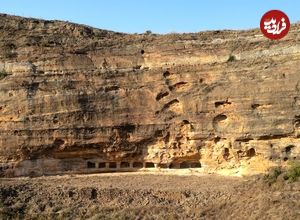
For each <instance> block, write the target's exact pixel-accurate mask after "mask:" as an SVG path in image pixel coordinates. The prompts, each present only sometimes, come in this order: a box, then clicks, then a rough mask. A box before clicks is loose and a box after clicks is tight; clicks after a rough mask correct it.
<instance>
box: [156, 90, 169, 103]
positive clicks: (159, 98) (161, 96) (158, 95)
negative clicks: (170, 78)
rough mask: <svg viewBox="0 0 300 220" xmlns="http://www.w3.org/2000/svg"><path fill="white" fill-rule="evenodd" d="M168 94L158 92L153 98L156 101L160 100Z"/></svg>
mask: <svg viewBox="0 0 300 220" xmlns="http://www.w3.org/2000/svg"><path fill="white" fill-rule="evenodd" d="M168 95H169V93H168V92H160V93H158V94H157V96H156V98H155V99H156V101H159V100H161V99H162V98H164V97H166V96H168Z"/></svg>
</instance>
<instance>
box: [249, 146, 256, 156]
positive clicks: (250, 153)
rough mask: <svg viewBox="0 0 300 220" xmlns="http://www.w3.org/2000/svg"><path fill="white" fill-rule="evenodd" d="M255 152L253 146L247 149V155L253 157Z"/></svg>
mask: <svg viewBox="0 0 300 220" xmlns="http://www.w3.org/2000/svg"><path fill="white" fill-rule="evenodd" d="M255 154H256V152H255V149H254V148H250V149H249V150H247V157H254V156H255Z"/></svg>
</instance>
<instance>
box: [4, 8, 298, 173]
mask: <svg viewBox="0 0 300 220" xmlns="http://www.w3.org/2000/svg"><path fill="white" fill-rule="evenodd" d="M299 82H300V25H299V24H298V25H293V26H292V27H291V30H290V33H289V34H288V36H287V37H285V38H284V39H282V40H280V41H270V40H267V39H265V38H264V37H263V36H262V35H261V33H260V31H259V30H249V31H210V32H201V33H195V34H168V35H155V34H135V35H131V34H122V33H115V32H109V31H104V30H99V29H94V28H90V27H87V26H82V25H77V24H72V23H66V22H61V21H44V20H36V19H26V18H20V17H14V16H8V15H3V14H2V15H0V163H1V173H2V175H3V174H4V175H14V176H18V175H31V174H55V173H64V172H98V171H102V170H103V171H107V170H109V169H113V170H122V169H125V170H126V169H129V170H131V169H139V168H141V167H152V166H156V167H162V168H165V167H174V168H179V167H200V166H201V165H202V167H203V169H221V168H225V167H227V168H228V167H231V168H234V167H236V168H237V167H245V166H247V167H249V168H251V169H253V170H257V169H258V170H259V167H260V166H263V167H264V168H265V167H269V166H271V165H272V164H273V163H274V162H275V163H277V162H278V163H279V162H283V163H284V162H286V161H289V160H292V159H295V158H297V157H299V156H300V139H299V134H300V84H299Z"/></svg>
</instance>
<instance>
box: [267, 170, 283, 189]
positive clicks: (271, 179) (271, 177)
mask: <svg viewBox="0 0 300 220" xmlns="http://www.w3.org/2000/svg"><path fill="white" fill-rule="evenodd" d="M282 173H283V170H282V168H281V167H275V168H273V169H271V170H270V171H269V173H268V174H266V175H265V176H264V180H265V181H266V182H267V183H268V184H269V185H271V184H273V183H275V182H276V181H277V178H278V176H280V174H282Z"/></svg>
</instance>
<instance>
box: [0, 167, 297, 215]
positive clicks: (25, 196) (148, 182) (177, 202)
mask: <svg viewBox="0 0 300 220" xmlns="http://www.w3.org/2000/svg"><path fill="white" fill-rule="evenodd" d="M0 192H1V206H2V207H1V213H2V218H4V219H5V218H8V219H16V218H25V219H35V218H36V219H43V217H44V218H52V219H53V218H55V219H57V218H60V219H74V218H76V217H77V218H82V219H87V218H89V219H274V218H276V219H299V218H300V184H299V183H294V184H287V183H285V184H277V185H274V186H272V187H269V186H268V185H267V184H265V183H264V182H263V181H262V180H261V178H259V177H252V178H239V177H223V176H217V175H171V174H157V173H156V174H144V173H143V174H141V173H123V174H97V175H81V176H80V175H75V176H68V175H66V176H54V177H40V178H19V179H0Z"/></svg>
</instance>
